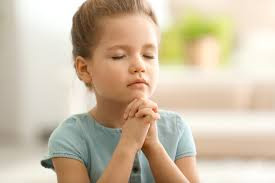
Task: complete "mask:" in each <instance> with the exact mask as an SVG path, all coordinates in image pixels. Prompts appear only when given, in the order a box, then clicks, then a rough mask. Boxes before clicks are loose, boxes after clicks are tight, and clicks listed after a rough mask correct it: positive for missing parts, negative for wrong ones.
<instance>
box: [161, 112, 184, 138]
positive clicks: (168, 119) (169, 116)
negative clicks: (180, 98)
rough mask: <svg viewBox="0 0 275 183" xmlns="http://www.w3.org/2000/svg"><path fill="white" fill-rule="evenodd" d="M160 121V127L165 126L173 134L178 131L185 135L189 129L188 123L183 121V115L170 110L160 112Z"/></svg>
mask: <svg viewBox="0 0 275 183" xmlns="http://www.w3.org/2000/svg"><path fill="white" fill-rule="evenodd" d="M159 114H160V121H159V126H160V127H162V126H165V128H166V130H171V131H172V132H175V131H177V132H178V133H180V134H181V133H183V132H184V130H185V129H186V128H187V127H188V124H187V122H186V121H185V120H184V119H183V116H182V114H181V113H178V112H175V111H169V110H162V109H161V110H159Z"/></svg>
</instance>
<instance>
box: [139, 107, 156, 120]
mask: <svg viewBox="0 0 275 183" xmlns="http://www.w3.org/2000/svg"><path fill="white" fill-rule="evenodd" d="M145 116H150V117H151V118H152V119H153V120H158V119H160V115H159V114H158V113H155V112H154V111H152V109H151V108H143V109H141V110H139V111H138V112H137V113H136V114H135V117H145Z"/></svg>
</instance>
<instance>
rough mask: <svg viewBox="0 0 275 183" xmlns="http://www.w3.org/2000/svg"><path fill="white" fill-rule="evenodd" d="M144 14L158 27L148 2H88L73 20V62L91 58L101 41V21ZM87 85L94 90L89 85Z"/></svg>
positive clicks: (143, 0) (110, 0) (114, 0)
mask: <svg viewBox="0 0 275 183" xmlns="http://www.w3.org/2000/svg"><path fill="white" fill-rule="evenodd" d="M127 14H142V15H145V16H148V17H149V18H151V20H152V21H153V22H154V23H155V24H156V25H158V22H157V19H156V16H155V13H154V11H153V10H152V8H151V6H150V4H149V3H148V2H147V0H86V1H85V2H84V3H83V4H82V5H81V6H80V8H79V9H78V10H77V11H76V13H75V14H74V16H73V19H72V29H71V36H72V45H73V51H72V54H73V60H74V62H75V59H76V57H77V56H81V57H83V58H91V57H92V55H93V53H92V52H93V48H94V47H96V44H97V43H98V41H99V39H100V33H99V30H98V29H99V21H100V19H101V18H103V17H112V16H115V15H127ZM85 85H86V86H87V87H88V88H89V89H90V90H92V86H91V85H90V84H89V83H85Z"/></svg>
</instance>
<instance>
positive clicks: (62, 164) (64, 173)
mask: <svg viewBox="0 0 275 183" xmlns="http://www.w3.org/2000/svg"><path fill="white" fill-rule="evenodd" d="M52 161H53V166H54V169H55V172H56V175H57V182H58V183H75V182H78V183H89V182H90V179H89V176H88V172H87V169H86V167H85V165H84V164H83V163H82V162H80V161H79V160H75V159H70V158H53V159H52Z"/></svg>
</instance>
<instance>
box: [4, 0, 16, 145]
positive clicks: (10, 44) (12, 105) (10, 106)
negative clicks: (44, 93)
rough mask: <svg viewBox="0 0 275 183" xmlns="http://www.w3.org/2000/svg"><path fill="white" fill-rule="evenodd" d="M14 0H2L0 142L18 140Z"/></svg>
mask: <svg viewBox="0 0 275 183" xmlns="http://www.w3.org/2000/svg"><path fill="white" fill-rule="evenodd" d="M15 36H16V34H15V10H14V1H13V0H1V1H0V84H1V86H0V117H1V119H0V126H1V127H0V143H2V142H7V141H9V142H10V141H14V140H16V134H17V133H16V132H17V130H18V128H17V115H16V111H18V92H19V91H18V76H19V73H18V68H17V66H18V65H17V64H16V62H17V60H16V51H15V50H16V43H15V42H16V38H15Z"/></svg>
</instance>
